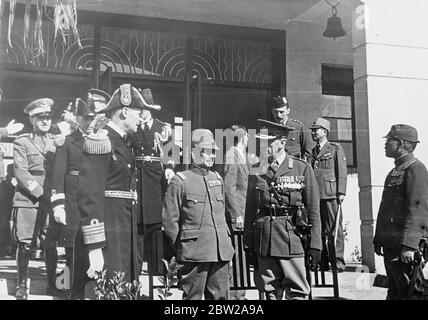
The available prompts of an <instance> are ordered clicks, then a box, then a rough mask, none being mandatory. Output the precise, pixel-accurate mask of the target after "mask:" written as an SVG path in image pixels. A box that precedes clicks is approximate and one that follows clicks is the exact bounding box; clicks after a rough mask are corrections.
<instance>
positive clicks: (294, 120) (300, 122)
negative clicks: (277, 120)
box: [290, 119, 302, 124]
mask: <svg viewBox="0 0 428 320" xmlns="http://www.w3.org/2000/svg"><path fill="white" fill-rule="evenodd" d="M290 120H291V121H293V122H297V123H299V124H302V121H299V120H296V119H290Z"/></svg>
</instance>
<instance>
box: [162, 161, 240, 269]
mask: <svg viewBox="0 0 428 320" xmlns="http://www.w3.org/2000/svg"><path fill="white" fill-rule="evenodd" d="M162 224H163V227H164V230H165V233H166V235H167V237H168V238H169V240H170V241H171V243H172V244H173V246H174V248H175V249H176V257H177V259H178V260H179V261H187V262H220V261H230V260H231V259H232V257H233V255H234V252H235V251H234V249H233V246H232V242H231V239H230V231H229V228H228V227H227V224H226V218H225V210H224V191H223V181H222V179H221V177H220V175H219V174H216V173H214V172H212V171H209V170H204V169H202V168H200V167H197V166H195V165H192V168H191V169H190V170H186V171H183V172H179V173H177V175H175V176H174V177H173V178H172V180H171V182H170V184H169V185H168V189H167V193H166V197H165V201H164V207H163V211H162Z"/></svg>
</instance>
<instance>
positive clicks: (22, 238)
mask: <svg viewBox="0 0 428 320" xmlns="http://www.w3.org/2000/svg"><path fill="white" fill-rule="evenodd" d="M12 223H13V224H12V237H13V239H14V240H15V241H16V242H17V243H26V244H29V245H31V246H33V247H35V246H37V245H40V244H42V245H43V242H44V241H45V238H46V233H47V230H48V219H46V215H43V214H42V212H40V210H39V209H38V208H16V207H15V208H13V210H12Z"/></svg>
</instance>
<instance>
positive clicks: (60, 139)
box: [52, 134, 65, 147]
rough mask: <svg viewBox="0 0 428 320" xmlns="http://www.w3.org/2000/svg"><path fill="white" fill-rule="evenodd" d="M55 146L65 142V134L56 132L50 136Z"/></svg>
mask: <svg viewBox="0 0 428 320" xmlns="http://www.w3.org/2000/svg"><path fill="white" fill-rule="evenodd" d="M52 139H53V143H54V145H55V147H61V146H62V145H63V144H64V142H65V135H63V134H57V135H53V137H52Z"/></svg>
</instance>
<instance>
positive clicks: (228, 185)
mask: <svg viewBox="0 0 428 320" xmlns="http://www.w3.org/2000/svg"><path fill="white" fill-rule="evenodd" d="M249 173H250V167H249V166H248V164H247V160H246V159H245V157H243V155H242V154H240V153H239V151H238V149H236V148H235V147H232V148H230V149H229V150H228V151H227V152H226V163H225V166H224V186H225V198H226V213H227V216H228V217H230V218H231V219H236V218H237V217H239V216H241V217H243V218H244V217H245V201H246V198H247V187H248V175H249Z"/></svg>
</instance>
